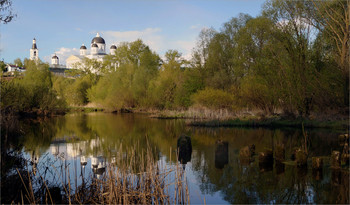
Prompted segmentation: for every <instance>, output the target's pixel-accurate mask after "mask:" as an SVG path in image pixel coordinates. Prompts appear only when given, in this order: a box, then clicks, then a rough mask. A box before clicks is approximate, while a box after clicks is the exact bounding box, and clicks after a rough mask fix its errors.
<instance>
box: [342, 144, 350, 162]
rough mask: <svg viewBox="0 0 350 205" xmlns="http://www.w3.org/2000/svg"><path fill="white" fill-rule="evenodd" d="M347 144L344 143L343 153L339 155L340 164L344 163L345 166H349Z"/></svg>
mask: <svg viewBox="0 0 350 205" xmlns="http://www.w3.org/2000/svg"><path fill="white" fill-rule="evenodd" d="M349 157H350V156H349V144H348V143H347V142H346V143H345V144H344V147H343V152H342V155H341V162H342V163H344V164H345V165H349V160H350V158H349Z"/></svg>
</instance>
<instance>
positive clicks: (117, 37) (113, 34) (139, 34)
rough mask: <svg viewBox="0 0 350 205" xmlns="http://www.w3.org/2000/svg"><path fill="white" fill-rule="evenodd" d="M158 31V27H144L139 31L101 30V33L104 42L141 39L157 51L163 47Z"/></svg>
mask: <svg viewBox="0 0 350 205" xmlns="http://www.w3.org/2000/svg"><path fill="white" fill-rule="evenodd" d="M160 32H161V29H160V28H146V29H144V30H141V31H137V30H136V31H102V32H101V34H102V35H103V38H104V39H105V40H106V42H111V44H118V43H120V42H131V41H136V40H137V39H142V41H143V42H144V43H145V44H147V45H149V46H150V47H151V48H152V49H154V50H156V51H159V50H162V49H163V44H164V39H163V36H162V35H160Z"/></svg>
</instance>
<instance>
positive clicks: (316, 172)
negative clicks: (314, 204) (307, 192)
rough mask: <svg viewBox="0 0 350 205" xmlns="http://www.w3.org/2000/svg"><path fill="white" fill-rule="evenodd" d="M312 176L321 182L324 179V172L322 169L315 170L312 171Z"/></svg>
mask: <svg viewBox="0 0 350 205" xmlns="http://www.w3.org/2000/svg"><path fill="white" fill-rule="evenodd" d="M312 176H313V177H314V179H315V180H316V181H320V180H322V179H323V171H322V169H313V170H312Z"/></svg>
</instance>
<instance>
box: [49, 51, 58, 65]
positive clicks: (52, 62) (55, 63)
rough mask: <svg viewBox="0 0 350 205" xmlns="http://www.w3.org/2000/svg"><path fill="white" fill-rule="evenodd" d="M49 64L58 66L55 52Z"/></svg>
mask: <svg viewBox="0 0 350 205" xmlns="http://www.w3.org/2000/svg"><path fill="white" fill-rule="evenodd" d="M51 65H52V66H58V65H59V59H58V57H57V56H56V53H55V54H54V55H53V56H52V58H51Z"/></svg>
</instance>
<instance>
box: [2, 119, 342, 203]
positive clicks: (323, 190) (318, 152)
mask: <svg viewBox="0 0 350 205" xmlns="http://www.w3.org/2000/svg"><path fill="white" fill-rule="evenodd" d="M6 121H7V122H8V123H7V124H6V122H4V123H3V126H2V127H1V131H2V138H1V140H2V145H1V146H2V161H1V164H2V170H1V171H2V172H1V173H2V179H5V178H9V179H10V178H11V177H13V176H15V175H16V173H15V172H14V170H15V168H18V167H21V166H22V167H23V166H24V163H17V164H18V165H15V164H13V163H10V162H15V161H18V162H21V161H22V162H26V160H30V156H33V157H32V158H33V159H34V158H35V157H36V158H39V159H40V160H43V159H44V158H45V159H46V160H49V161H48V162H45V163H42V164H41V165H40V164H39V165H38V166H37V169H38V170H39V169H40V170H41V171H42V172H41V173H43V171H45V169H47V167H50V166H49V165H50V164H55V165H56V167H58V168H60V169H62V170H63V173H65V168H67V167H70V174H71V175H72V176H74V175H77V176H83V177H88V176H89V173H92V174H94V176H95V177H96V178H102V177H103V175H104V174H105V173H106V172H107V170H106V165H107V164H113V166H115V167H120V168H122V167H121V166H123V164H125V163H121V162H128V161H132V162H134V163H133V164H131V169H130V170H129V171H130V172H134V173H138V172H139V171H140V170H141V168H142V167H143V166H145V159H143V158H142V157H141V156H142V155H141V154H140V153H147V152H150V150H148V149H147V146H150V147H152V148H153V149H152V150H151V152H152V156H154V160H156V161H158V160H165V162H166V163H168V164H175V163H176V162H177V161H178V158H176V157H174V156H176V152H175V150H177V139H178V137H179V136H180V135H181V134H182V133H183V134H185V135H188V136H190V137H191V147H192V152H191V155H190V158H189V160H185V161H186V163H187V165H189V169H186V172H188V173H187V174H186V176H194V177H195V179H191V180H192V181H194V185H193V186H194V187H195V188H198V189H199V190H200V191H201V194H202V195H203V196H204V195H208V194H209V195H213V194H215V193H219V195H218V196H219V197H221V199H223V200H225V201H226V202H228V203H349V171H348V170H344V169H339V170H331V169H330V168H329V166H328V165H327V164H325V165H324V167H323V170H319V171H317V172H315V171H312V169H311V167H306V168H297V167H295V166H292V165H288V164H287V165H286V164H281V163H276V162H275V163H273V164H272V165H270V166H267V167H264V166H260V167H259V162H258V161H259V160H258V159H257V155H255V156H254V159H255V160H254V161H252V162H251V161H249V162H248V163H246V164H244V163H241V162H240V160H239V150H240V149H241V148H242V147H244V146H248V145H251V144H255V146H256V153H259V152H261V151H263V150H264V149H265V148H269V149H273V148H274V144H277V143H279V144H284V145H285V152H286V153H285V156H286V159H289V156H291V154H292V152H293V149H294V148H295V147H299V146H301V144H300V143H301V139H302V133H301V130H298V129H297V130H295V129H285V130H281V129H277V130H268V129H261V128H259V129H242V128H192V127H186V125H185V123H184V121H183V120H157V119H150V118H147V117H145V116H142V115H141V116H140V115H134V114H122V115H114V114H104V113H91V114H71V115H66V116H63V117H57V118H51V119H46V120H43V119H37V120H18V119H17V120H16V119H12V121H11V120H10V119H7V120H6ZM10 122H11V124H9V123H10ZM308 133H309V136H310V139H311V144H310V147H309V158H311V157H313V156H329V155H330V153H331V151H332V150H337V149H339V148H340V147H339V145H338V142H337V135H338V133H333V132H332V131H328V130H309V131H308ZM132 147H134V148H132ZM22 150H23V151H24V152H23V153H22V152H21V151H22ZM170 150H171V152H170ZM9 153H12V154H9ZM48 153H50V156H48V157H45V156H46V155H47V154H48ZM28 156H29V157H28ZM13 157H14V158H15V159H14V158H13ZM183 160H184V159H183ZM21 164H22V165H21ZM32 167H33V166H32ZM46 172H47V173H46V176H49V178H50V179H51V181H55V182H58V181H59V180H60V179H59V177H61V178H65V177H66V176H58V175H57V174H56V173H55V171H53V170H50V169H48V170H47V171H46ZM73 178H74V177H73ZM64 183H66V182H64ZM74 183H75V184H73V185H72V186H73V187H74V186H75V187H76V188H77V189H79V187H81V185H82V184H84V180H80V181H76V182H74ZM1 186H2V196H5V191H6V186H9V185H8V184H6V183H5V181H4V180H2V182H1ZM19 186H20V183H19ZM192 191H193V190H192ZM11 197H13V198H15V197H18V196H11ZM3 202H4V203H7V202H8V203H11V199H10V198H9V199H8V200H7V199H3Z"/></svg>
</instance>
